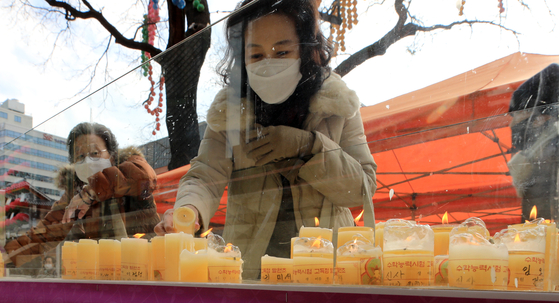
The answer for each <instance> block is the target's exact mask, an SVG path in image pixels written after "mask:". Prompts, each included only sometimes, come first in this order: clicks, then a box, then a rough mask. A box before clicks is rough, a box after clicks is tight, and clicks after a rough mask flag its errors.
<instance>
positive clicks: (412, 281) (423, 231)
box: [382, 219, 435, 286]
mask: <svg viewBox="0 0 559 303" xmlns="http://www.w3.org/2000/svg"><path fill="white" fill-rule="evenodd" d="M434 239H435V236H434V233H433V230H432V229H431V227H430V226H429V225H423V224H416V223H415V222H413V221H406V220H400V219H392V220H388V221H387V222H386V224H385V226H384V249H383V260H382V263H383V266H382V270H383V283H384V285H390V286H429V285H431V284H433V281H432V279H433V275H432V271H433V263H434V254H433V250H434V242H435V241H434Z"/></svg>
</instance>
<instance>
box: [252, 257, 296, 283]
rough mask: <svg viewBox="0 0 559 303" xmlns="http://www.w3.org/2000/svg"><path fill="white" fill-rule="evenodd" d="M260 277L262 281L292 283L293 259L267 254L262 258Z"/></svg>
mask: <svg viewBox="0 0 559 303" xmlns="http://www.w3.org/2000/svg"><path fill="white" fill-rule="evenodd" d="M260 271H261V272H260V278H261V281H262V283H265V284H277V283H291V277H292V275H293V259H287V258H277V257H270V256H268V255H265V256H263V257H262V258H261V269H260Z"/></svg>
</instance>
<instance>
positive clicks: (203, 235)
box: [200, 227, 213, 238]
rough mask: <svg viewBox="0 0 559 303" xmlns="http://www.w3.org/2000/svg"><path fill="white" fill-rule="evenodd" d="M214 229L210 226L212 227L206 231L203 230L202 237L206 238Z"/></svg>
mask: <svg viewBox="0 0 559 303" xmlns="http://www.w3.org/2000/svg"><path fill="white" fill-rule="evenodd" d="M212 229H213V227H212V228H210V229H208V230H206V231H205V232H203V233H202V234H201V235H200V238H205V237H206V236H207V235H209V234H210V232H211V231H212Z"/></svg>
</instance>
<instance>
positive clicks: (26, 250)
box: [4, 191, 73, 264]
mask: <svg viewBox="0 0 559 303" xmlns="http://www.w3.org/2000/svg"><path fill="white" fill-rule="evenodd" d="M70 199H71V197H70V196H69V193H68V191H67V192H66V193H64V195H63V196H62V198H61V199H60V200H59V201H57V202H55V203H54V204H53V206H52V208H51V210H50V211H49V212H48V213H47V214H46V215H45V217H44V218H43V219H42V220H41V221H40V222H39V223H38V224H37V227H35V228H32V229H31V230H29V231H28V232H27V233H26V234H25V235H22V236H19V237H18V238H17V239H14V240H12V241H10V242H8V243H7V244H6V245H5V247H4V248H5V249H6V252H7V253H8V255H9V257H10V258H11V260H12V262H13V263H14V264H15V263H16V262H15V261H16V256H18V255H36V254H41V253H43V247H42V245H41V244H43V243H48V242H51V243H53V246H55V245H57V244H58V243H59V242H60V241H62V240H64V238H65V237H66V235H67V234H68V232H69V231H70V229H71V228H72V225H73V223H67V224H62V223H61V221H62V217H63V216H64V211H65V210H66V209H65V208H66V206H67V205H68V202H69V200H70Z"/></svg>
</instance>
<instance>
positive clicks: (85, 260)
mask: <svg viewBox="0 0 559 303" xmlns="http://www.w3.org/2000/svg"><path fill="white" fill-rule="evenodd" d="M98 269H99V244H97V241H95V240H90V239H81V240H80V241H79V242H78V245H77V263H76V279H80V280H95V279H97V271H98Z"/></svg>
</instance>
